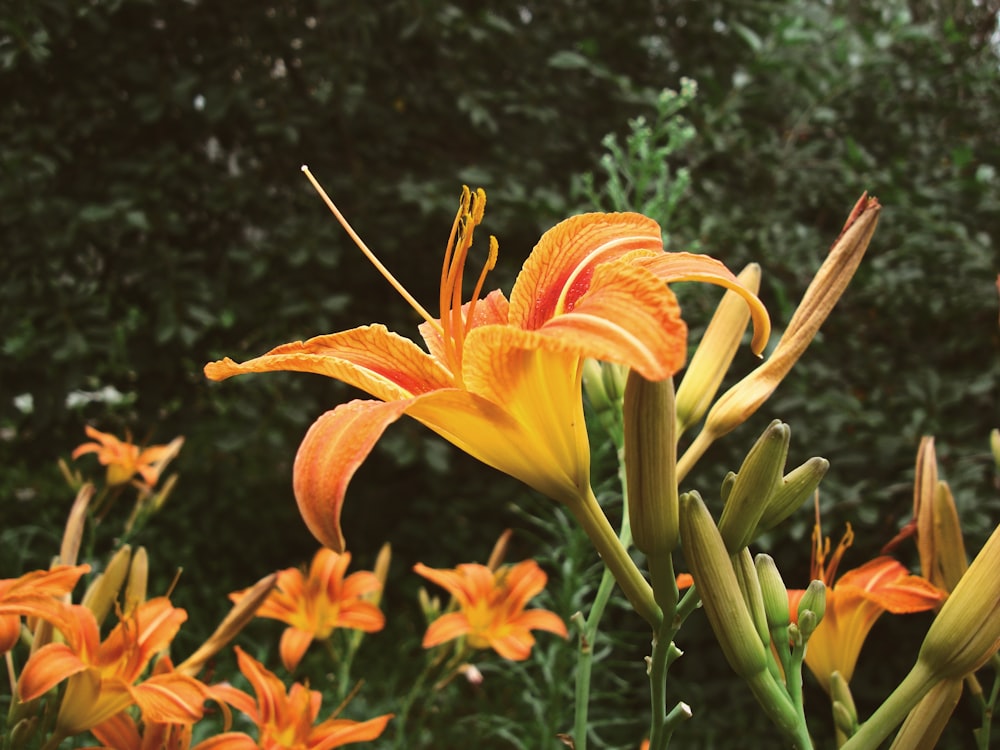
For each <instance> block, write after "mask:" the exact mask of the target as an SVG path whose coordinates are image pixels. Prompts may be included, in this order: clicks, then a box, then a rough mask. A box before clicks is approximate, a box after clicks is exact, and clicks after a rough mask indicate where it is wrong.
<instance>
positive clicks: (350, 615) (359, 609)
mask: <svg viewBox="0 0 1000 750" xmlns="http://www.w3.org/2000/svg"><path fill="white" fill-rule="evenodd" d="M337 627H338V628H353V629H354V630H363V631H364V632H366V633H376V632H378V631H379V630H381V629H382V628H384V627H385V615H384V614H382V610H380V609H379V608H378V607H376V606H375V605H374V604H371V603H370V602H351V603H344V604H342V605H341V607H340V616H339V617H338V618H337Z"/></svg>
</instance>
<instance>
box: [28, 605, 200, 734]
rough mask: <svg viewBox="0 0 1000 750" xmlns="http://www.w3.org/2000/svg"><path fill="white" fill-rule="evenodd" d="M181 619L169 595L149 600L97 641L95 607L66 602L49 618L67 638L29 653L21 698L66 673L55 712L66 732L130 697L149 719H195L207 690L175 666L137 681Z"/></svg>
mask: <svg viewBox="0 0 1000 750" xmlns="http://www.w3.org/2000/svg"><path fill="white" fill-rule="evenodd" d="M186 619H187V613H186V612H185V611H184V610H183V609H177V608H175V607H173V606H171V604H170V601H169V600H168V599H167V598H166V597H159V598H156V599H150V600H149V601H147V602H144V603H142V604H140V605H139V606H137V607H136V608H135V609H133V610H132V612H131V613H130V614H129V615H128V616H127V617H125V619H124V620H122V621H121V622H119V623H118V625H116V626H115V627H114V629H112V631H111V632H110V633H109V634H108V636H107V638H105V639H104V641H103V642H102V641H101V638H100V632H99V629H98V625H97V620H96V619H95V618H94V615H93V613H92V612H91V611H90V610H89V609H87V608H86V607H84V606H81V605H73V606H70V607H67V608H66V610H65V613H64V615H63V616H62V617H60V618H58V619H53V620H52V623H53V625H54V626H55V627H56V628H58V629H59V631H60V632H62V634H63V637H64V638H65V643H49V644H47V645H45V646H43V647H42V648H40V649H39V650H38V651H36V652H35V653H34V654H32V656H31V658H29V659H28V662H27V663H26V664H25V665H24V669H23V670H22V672H21V677H20V679H19V681H18V692H19V694H20V697H21V700H22V701H25V702H26V701H30V700H34V699H35V698H38V697H40V696H41V695H42V694H44V693H46V692H47V691H48V690H50V689H51V688H53V687H55V686H56V685H58V684H59V683H60V682H62V681H63V680H68V684H67V685H66V690H65V692H64V694H63V698H62V703H61V705H60V708H59V716H58V718H57V719H56V728H57V730H58V731H59V732H60V733H61V734H62V735H63V736H68V735H73V734H79V733H80V732H83V731H86V730H88V729H90V728H91V727H94V726H96V725H97V724H100V723H101V722H103V721H105V720H107V719H109V718H111V717H112V716H114V715H115V714H117V713H119V712H121V711H123V710H125V709H126V708H128V707H129V706H131V705H133V704H137V705H138V706H139V708H140V710H141V711H142V715H143V718H144V719H145V720H147V721H159V722H179V723H190V722H193V721H196V720H197V719H199V718H200V717H201V715H202V702H203V700H204V698H205V695H206V693H205V690H206V689H205V687H204V686H203V685H202V684H201V683H200V682H198V681H197V680H195V679H194V678H191V677H187V676H184V675H180V674H177V673H173V672H167V673H163V674H155V675H153V676H152V677H150V678H148V679H146V680H144V681H143V682H138V680H139V678H140V676H141V675H142V673H143V672H144V671H145V669H146V667H147V666H148V664H149V662H150V661H151V660H152V658H153V657H154V656H156V655H157V654H158V653H160V652H161V651H163V650H164V649H165V648H166V647H167V646H168V645H169V644H170V642H171V641H172V640H173V638H174V635H176V633H177V631H178V630H179V629H180V626H181V623H182V622H184V620H186Z"/></svg>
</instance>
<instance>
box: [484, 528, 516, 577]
mask: <svg viewBox="0 0 1000 750" xmlns="http://www.w3.org/2000/svg"><path fill="white" fill-rule="evenodd" d="M513 533H514V532H513V531H512V530H511V529H505V530H504V532H503V533H502V534H501V535H500V536H499V537H498V538H497V541H496V544H494V545H493V550H492V551H491V552H490V558H489V560H487V561H486V567H487V568H489V569H490V570H492V571H493V572H494V573H495V572H496V571H497V569H499V567H500V566H501V565H503V560H504V557H506V556H507V546H508V545H509V544H510V537H511V535H512V534H513Z"/></svg>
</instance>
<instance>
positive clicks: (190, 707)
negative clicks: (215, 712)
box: [132, 672, 206, 724]
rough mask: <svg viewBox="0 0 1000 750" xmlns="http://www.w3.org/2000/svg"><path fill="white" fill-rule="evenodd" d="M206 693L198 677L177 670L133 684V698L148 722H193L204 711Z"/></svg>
mask: <svg viewBox="0 0 1000 750" xmlns="http://www.w3.org/2000/svg"><path fill="white" fill-rule="evenodd" d="M205 697H206V691H205V687H204V686H203V685H202V684H201V683H200V682H198V680H196V679H194V678H193V677H188V676H186V675H182V674H178V673H176V672H172V673H168V674H158V675H153V676H152V677H150V678H149V679H147V680H145V681H143V682H141V683H139V684H138V685H135V686H133V687H132V698H133V699H134V700H135V702H136V703H137V704H138V706H139V708H140V710H141V711H142V717H143V719H144V720H145V721H146V722H147V723H148V722H163V723H167V722H171V723H175V722H176V723H182V724H190V723H193V722H195V721H197V720H198V719H200V718H201V717H202V714H203V713H204V711H203V707H202V706H203V704H204V702H205Z"/></svg>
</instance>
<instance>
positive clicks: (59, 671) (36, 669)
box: [17, 643, 87, 702]
mask: <svg viewBox="0 0 1000 750" xmlns="http://www.w3.org/2000/svg"><path fill="white" fill-rule="evenodd" d="M86 668H87V665H86V664H85V663H84V662H83V661H82V660H81V659H80V657H79V656H77V655H76V654H75V653H74V652H73V650H72V649H70V648H69V646H67V645H66V644H64V643H50V644H48V645H45V646H42V647H41V648H40V649H38V651H36V652H35V653H34V654H32V655H31V658H30V659H28V662H27V664H25V665H24V669H23V670H22V671H21V677H20V678H19V679H18V681H17V692H18V695H20V697H21V700H22V701H25V702H27V701H30V700H34V699H35V698H38V697H39V696H41V695H43V694H44V693H46V692H48V691H49V690H50V689H52V688H54V687H55V686H56V685H58V684H59V683H60V682H62V681H63V680H65V679H66V678H67V677H70V676H71V675H74V674H77V673H78V672H81V671H83V670H84V669H86Z"/></svg>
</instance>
